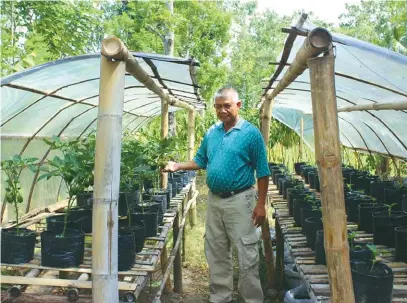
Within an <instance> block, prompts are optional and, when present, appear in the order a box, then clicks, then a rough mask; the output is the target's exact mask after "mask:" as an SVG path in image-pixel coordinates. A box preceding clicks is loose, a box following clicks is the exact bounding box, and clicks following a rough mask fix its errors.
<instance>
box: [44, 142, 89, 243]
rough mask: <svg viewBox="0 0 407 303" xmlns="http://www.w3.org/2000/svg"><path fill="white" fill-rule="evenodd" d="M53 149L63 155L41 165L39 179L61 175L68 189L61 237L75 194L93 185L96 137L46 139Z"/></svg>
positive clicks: (63, 233)
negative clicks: (45, 165) (41, 172)
mask: <svg viewBox="0 0 407 303" xmlns="http://www.w3.org/2000/svg"><path fill="white" fill-rule="evenodd" d="M44 142H45V143H46V144H48V145H49V146H50V148H51V150H59V151H60V152H61V153H62V157H59V156H55V157H54V158H53V159H52V160H49V161H48V167H41V168H40V170H41V171H43V172H44V173H43V174H42V175H41V176H40V177H39V178H38V180H37V181H40V180H42V179H47V180H49V179H50V178H52V177H60V178H62V180H63V181H64V183H65V186H66V188H67V190H68V208H67V211H66V214H65V218H64V229H63V232H62V234H61V237H64V236H65V232H66V226H67V222H68V216H69V212H70V209H71V207H72V205H73V202H74V200H75V196H76V195H77V194H79V193H81V192H83V191H84V190H86V189H87V188H89V187H90V186H93V169H94V166H95V149H94V143H95V141H94V137H89V138H86V139H78V140H72V141H61V139H60V138H59V137H57V136H53V137H52V138H51V139H50V140H48V139H44Z"/></svg>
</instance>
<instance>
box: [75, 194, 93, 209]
mask: <svg viewBox="0 0 407 303" xmlns="http://www.w3.org/2000/svg"><path fill="white" fill-rule="evenodd" d="M91 198H93V191H84V192H82V193H80V194H77V195H76V206H78V207H79V208H92V206H93V205H92V204H91V203H89V201H91V200H89V199H91Z"/></svg>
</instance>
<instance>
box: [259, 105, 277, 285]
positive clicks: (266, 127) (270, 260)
mask: <svg viewBox="0 0 407 303" xmlns="http://www.w3.org/2000/svg"><path fill="white" fill-rule="evenodd" d="M263 105H264V108H263V109H262V123H261V126H262V128H261V132H262V135H263V139H264V144H265V145H266V148H267V149H268V142H269V137H270V120H271V113H272V109H273V100H265V102H264V103H263ZM268 206H269V205H268V203H266V219H265V220H264V223H263V225H262V226H261V234H262V238H263V245H264V252H265V259H266V262H267V277H268V288H269V289H273V288H275V280H274V279H275V277H276V270H275V267H274V256H273V246H272V244H271V236H270V226H269V221H268Z"/></svg>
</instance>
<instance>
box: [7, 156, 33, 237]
mask: <svg viewBox="0 0 407 303" xmlns="http://www.w3.org/2000/svg"><path fill="white" fill-rule="evenodd" d="M37 160H38V159H37V158H24V157H21V156H20V155H14V156H13V157H11V159H8V160H3V161H1V169H2V170H3V171H4V173H5V174H6V176H7V180H6V188H5V190H6V194H5V197H4V198H5V201H6V202H7V203H10V204H12V205H13V206H14V210H15V213H16V221H17V234H19V226H18V225H19V220H18V219H19V214H18V205H19V204H21V203H23V201H24V199H23V196H22V194H21V192H20V191H21V185H20V175H21V173H22V171H23V170H24V169H25V168H29V169H30V170H31V171H35V170H36V167H35V165H34V163H35V162H36V161H37Z"/></svg>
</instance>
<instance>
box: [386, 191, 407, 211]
mask: <svg viewBox="0 0 407 303" xmlns="http://www.w3.org/2000/svg"><path fill="white" fill-rule="evenodd" d="M405 194H407V188H386V189H385V190H384V201H383V203H386V204H390V205H391V204H393V203H397V205H394V206H393V208H392V210H401V202H402V199H403V195H405Z"/></svg>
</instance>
